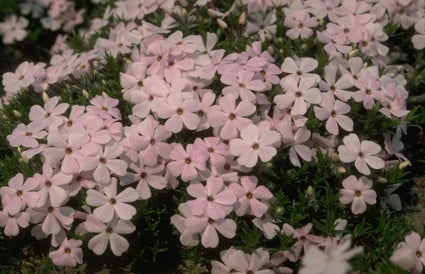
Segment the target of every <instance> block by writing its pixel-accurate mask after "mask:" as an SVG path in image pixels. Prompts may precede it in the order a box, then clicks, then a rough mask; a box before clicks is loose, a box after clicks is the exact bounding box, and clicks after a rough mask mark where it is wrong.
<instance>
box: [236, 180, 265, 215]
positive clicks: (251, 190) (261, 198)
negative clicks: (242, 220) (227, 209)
mask: <svg viewBox="0 0 425 274" xmlns="http://www.w3.org/2000/svg"><path fill="white" fill-rule="evenodd" d="M257 184H258V179H257V177H255V176H243V177H241V179H240V183H232V184H230V185H229V188H230V189H231V190H232V191H233V192H234V193H235V194H236V196H237V198H238V202H237V203H236V204H235V212H236V214H237V215H238V216H242V215H245V214H246V213H249V214H252V215H254V216H255V217H261V216H263V215H264V214H265V213H266V212H267V209H268V204H267V201H268V200H270V199H271V198H272V197H273V194H272V193H271V192H270V190H268V189H267V188H266V187H265V186H258V187H257Z"/></svg>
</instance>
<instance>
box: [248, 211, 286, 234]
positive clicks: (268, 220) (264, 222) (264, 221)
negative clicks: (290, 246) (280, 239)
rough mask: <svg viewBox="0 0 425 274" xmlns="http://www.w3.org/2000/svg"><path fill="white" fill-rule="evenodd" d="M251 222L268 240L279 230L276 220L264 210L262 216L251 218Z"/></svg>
mask: <svg viewBox="0 0 425 274" xmlns="http://www.w3.org/2000/svg"><path fill="white" fill-rule="evenodd" d="M252 223H253V224H254V225H255V226H256V227H257V228H258V229H259V230H261V231H262V232H263V235H264V237H266V239H269V240H271V239H273V238H274V237H275V236H276V235H277V233H278V232H279V230H280V229H279V226H278V225H277V224H276V220H274V219H273V217H272V216H271V215H270V213H268V212H266V214H265V215H264V216H263V217H257V218H255V219H253V220H252Z"/></svg>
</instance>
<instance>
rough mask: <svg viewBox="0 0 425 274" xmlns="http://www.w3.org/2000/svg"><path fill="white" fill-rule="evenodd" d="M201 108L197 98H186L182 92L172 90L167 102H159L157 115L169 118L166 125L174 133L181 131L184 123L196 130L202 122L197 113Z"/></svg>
mask: <svg viewBox="0 0 425 274" xmlns="http://www.w3.org/2000/svg"><path fill="white" fill-rule="evenodd" d="M200 109H201V103H200V102H199V100H197V99H193V98H184V96H183V94H182V92H172V93H171V94H170V95H169V96H168V97H167V102H163V103H159V104H158V109H157V115H158V117H159V118H162V119H167V121H166V122H165V127H166V128H167V129H168V130H169V131H171V132H174V133H177V132H180V131H181V130H182V129H183V125H184V126H185V127H186V128H188V129H190V130H194V129H196V128H197V127H198V125H199V123H200V118H199V116H198V115H197V114H196V113H197V112H198V111H199V110H200Z"/></svg>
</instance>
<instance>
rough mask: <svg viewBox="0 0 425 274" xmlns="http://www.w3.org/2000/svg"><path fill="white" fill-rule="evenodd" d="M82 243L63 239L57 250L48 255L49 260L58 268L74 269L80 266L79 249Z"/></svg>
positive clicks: (81, 254) (81, 251) (80, 251)
mask: <svg viewBox="0 0 425 274" xmlns="http://www.w3.org/2000/svg"><path fill="white" fill-rule="evenodd" d="M82 243H83V241H81V240H74V239H69V240H68V239H67V238H65V239H64V240H63V241H62V244H61V245H60V247H59V249H58V250H56V251H52V252H50V253H49V258H50V259H52V261H53V263H54V264H55V265H59V266H67V267H75V266H76V265H77V264H82V263H83V250H82V249H81V248H80V246H81V244H82Z"/></svg>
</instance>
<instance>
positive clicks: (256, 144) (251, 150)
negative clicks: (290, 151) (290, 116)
mask: <svg viewBox="0 0 425 274" xmlns="http://www.w3.org/2000/svg"><path fill="white" fill-rule="evenodd" d="M279 146H280V134H279V133H278V132H277V131H274V130H267V131H263V132H260V129H259V128H258V127H257V126H256V125H249V126H247V127H246V128H244V129H242V130H241V139H239V138H237V139H232V140H230V143H229V151H230V153H231V154H232V155H234V156H239V158H238V163H239V164H241V165H244V166H246V167H254V166H255V165H256V164H257V161H258V158H260V160H261V161H262V162H263V163H265V162H268V161H270V160H271V159H272V158H273V156H274V155H276V153H277V150H276V148H277V147H279Z"/></svg>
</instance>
